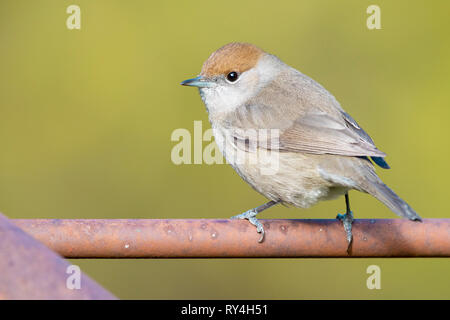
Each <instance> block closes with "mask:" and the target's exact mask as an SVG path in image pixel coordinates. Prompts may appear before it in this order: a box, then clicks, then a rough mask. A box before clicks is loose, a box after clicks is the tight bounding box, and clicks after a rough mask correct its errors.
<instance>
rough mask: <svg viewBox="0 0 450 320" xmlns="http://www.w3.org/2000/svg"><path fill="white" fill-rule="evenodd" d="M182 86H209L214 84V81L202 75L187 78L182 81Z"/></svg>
mask: <svg viewBox="0 0 450 320" xmlns="http://www.w3.org/2000/svg"><path fill="white" fill-rule="evenodd" d="M181 85H182V86H190V87H198V88H208V87H211V86H212V82H211V81H208V80H206V79H205V78H204V77H202V76H198V77H197V78H192V79H187V80H184V81H183V82H182V83H181Z"/></svg>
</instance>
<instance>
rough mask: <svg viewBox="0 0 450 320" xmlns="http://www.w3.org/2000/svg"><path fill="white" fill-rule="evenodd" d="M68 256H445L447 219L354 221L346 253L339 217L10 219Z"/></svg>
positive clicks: (449, 246)
mask: <svg viewBox="0 0 450 320" xmlns="http://www.w3.org/2000/svg"><path fill="white" fill-rule="evenodd" d="M12 221H13V222H14V223H15V224H16V225H17V226H19V227H20V228H22V229H23V230H24V231H26V232H28V233H29V234H31V235H32V236H33V237H35V238H36V239H38V240H40V241H41V242H43V243H44V244H45V245H47V246H48V247H49V248H51V249H53V250H55V251H56V252H58V253H59V254H61V255H63V256H64V257H66V258H304V257H315V258H325V257H326V258H335V257H449V256H450V219H425V220H424V221H423V222H422V223H420V222H413V221H409V220H406V219H380V220H376V219H373V220H366V219H358V220H355V222H354V224H353V236H354V243H353V247H352V250H351V252H350V254H348V253H347V250H346V249H347V242H346V238H345V233H344V229H343V227H342V224H341V223H340V222H338V221H337V220H260V221H261V222H263V224H264V227H265V230H266V237H265V240H264V242H263V243H258V239H259V234H257V233H256V230H255V228H254V227H253V226H252V225H250V224H249V223H248V221H243V220H206V219H199V220H194V219H188V220H178V219H173V220H171V219H165V220H164V219H137V220H132V219H129V220H126V219H112V220H111V219H109V220H97V219H93V220H59V219H57V220H44V219H37V220H27V219H19V220H12Z"/></svg>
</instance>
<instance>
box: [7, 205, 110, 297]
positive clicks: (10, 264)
mask: <svg viewBox="0 0 450 320" xmlns="http://www.w3.org/2000/svg"><path fill="white" fill-rule="evenodd" d="M30 222H31V221H30ZM49 225H51V228H54V229H58V228H60V227H61V226H63V225H64V220H52V221H49ZM29 226H30V227H31V228H32V229H35V230H36V228H39V226H42V224H39V223H36V224H35V223H31V224H30V225H29ZM79 232H80V233H83V231H82V230H79ZM48 236H49V237H48V240H50V242H52V243H56V242H59V241H61V240H63V239H64V238H65V235H63V234H60V233H55V234H48ZM69 266H70V264H69V263H68V262H67V261H65V260H64V259H63V258H61V257H60V256H59V255H57V254H56V253H55V252H53V251H51V250H49V249H48V248H47V247H46V246H44V245H43V244H42V243H40V242H38V241H36V240H35V239H33V237H31V236H30V235H28V234H27V233H25V232H24V231H22V230H21V229H20V228H18V227H17V226H16V225H14V224H13V223H12V222H11V220H8V219H7V218H6V217H5V216H3V215H2V214H0V299H116V298H115V297H114V296H113V295H112V294H111V293H109V292H108V291H106V290H105V289H104V288H102V287H101V286H99V285H98V284H97V283H95V282H94V281H93V280H91V279H90V278H89V277H88V276H86V275H84V274H81V288H80V289H79V290H78V289H72V290H71V289H68V288H67V286H66V282H67V278H68V277H69V276H70V275H71V273H69V274H68V273H66V272H67V267H69Z"/></svg>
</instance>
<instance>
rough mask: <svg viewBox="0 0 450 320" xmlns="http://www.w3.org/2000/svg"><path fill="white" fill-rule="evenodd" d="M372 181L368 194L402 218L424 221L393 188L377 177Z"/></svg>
mask: <svg viewBox="0 0 450 320" xmlns="http://www.w3.org/2000/svg"><path fill="white" fill-rule="evenodd" d="M373 178H375V179H370V180H371V183H370V184H369V187H368V188H367V190H365V191H366V192H368V193H370V194H371V195H373V196H374V197H375V198H377V199H378V200H380V201H381V202H383V203H384V204H385V205H386V206H387V207H388V208H389V209H391V210H392V211H393V212H395V213H396V214H398V215H399V216H400V217H404V218H408V219H409V220H417V221H422V219H421V218H420V216H419V215H418V214H417V212H415V211H414V209H413V208H411V207H410V206H409V204H407V203H406V202H405V201H404V200H403V199H401V198H400V197H399V196H398V195H397V194H396V193H395V192H394V191H392V189H391V188H389V187H388V186H387V185H385V184H384V183H383V181H381V180H380V178H378V177H377V176H375V177H373Z"/></svg>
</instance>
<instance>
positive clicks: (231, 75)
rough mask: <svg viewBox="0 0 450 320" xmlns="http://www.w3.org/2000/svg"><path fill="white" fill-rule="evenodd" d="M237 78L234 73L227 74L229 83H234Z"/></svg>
mask: <svg viewBox="0 0 450 320" xmlns="http://www.w3.org/2000/svg"><path fill="white" fill-rule="evenodd" d="M238 78H239V75H238V73H237V72H235V71H231V72H230V73H229V74H227V80H228V81H230V82H235V81H236V80H237V79H238Z"/></svg>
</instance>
